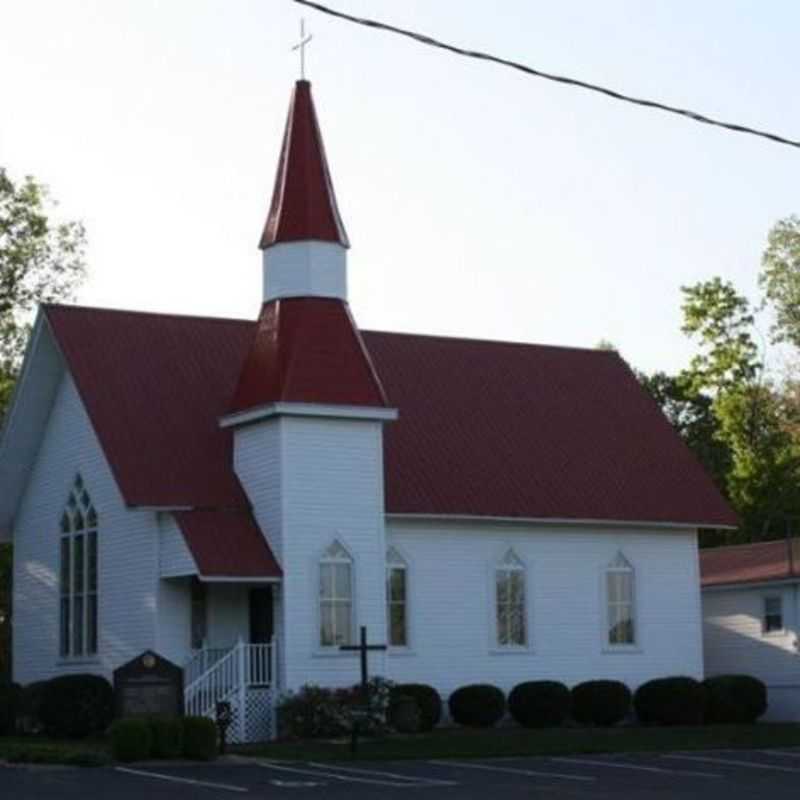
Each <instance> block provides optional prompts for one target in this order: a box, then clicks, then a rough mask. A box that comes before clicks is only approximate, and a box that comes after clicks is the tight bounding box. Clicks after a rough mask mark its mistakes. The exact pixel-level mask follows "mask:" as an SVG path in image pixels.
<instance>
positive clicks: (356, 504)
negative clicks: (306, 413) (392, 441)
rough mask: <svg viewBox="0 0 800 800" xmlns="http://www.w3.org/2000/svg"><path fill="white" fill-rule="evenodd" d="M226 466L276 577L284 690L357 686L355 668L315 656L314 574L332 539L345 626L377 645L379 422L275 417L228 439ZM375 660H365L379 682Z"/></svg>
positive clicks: (335, 656) (347, 659)
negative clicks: (279, 577)
mask: <svg viewBox="0 0 800 800" xmlns="http://www.w3.org/2000/svg"><path fill="white" fill-rule="evenodd" d="M235 436H236V439H235V464H236V471H237V473H238V475H239V477H240V479H241V480H242V484H243V486H244V488H245V491H246V492H247V494H248V497H249V498H250V501H251V502H252V504H253V507H254V511H255V514H256V518H257V519H258V522H259V525H260V526H261V528H262V530H263V531H264V532H265V535H266V536H267V538H268V540H269V542H270V544H271V545H272V547H273V551H274V552H275V554H276V557H277V558H278V559H279V560H280V563H281V566H282V568H283V572H284V578H283V582H282V585H281V588H280V591H279V592H278V594H277V597H276V599H277V604H276V609H277V611H278V614H279V617H278V621H277V631H278V633H279V635H280V637H281V647H280V650H279V655H280V667H281V674H282V680H283V683H284V686H285V687H286V688H295V687H297V686H300V685H302V684H304V683H307V682H314V683H318V684H321V685H330V686H340V685H344V684H350V683H354V682H356V681H357V679H358V675H359V667H358V659H357V657H355V656H353V655H342V654H341V653H339V652H325V651H322V650H321V649H320V647H319V615H318V598H319V574H318V563H319V559H320V557H321V556H322V553H323V551H324V550H325V549H326V548H327V547H328V546H329V545H330V544H331V543H332V542H333V541H334V540H336V539H338V540H339V541H341V543H342V544H343V545H344V546H345V547H346V548H347V549H348V551H349V552H350V553H351V554H352V555H353V556H354V559H355V563H354V580H355V591H354V595H355V596H354V610H355V613H354V618H355V619H354V623H355V626H356V627H357V626H358V625H367V626H368V628H369V633H370V637H371V638H373V640H375V641H383V640H384V639H385V636H386V633H385V628H386V614H385V597H386V595H385V535H384V522H385V520H384V514H383V439H382V430H381V423H380V422H376V421H365V420H342V419H326V418H312V417H280V418H277V419H272V420H269V421H265V422H262V423H259V424H257V425H251V426H248V427H246V428H241V429H238V430H237V431H236V434H235ZM384 658H385V657H384V656H383V655H382V654H376V655H373V656H372V659H371V668H372V670H373V672H374V673H375V674H384V673H385V662H384Z"/></svg>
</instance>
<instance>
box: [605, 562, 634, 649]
mask: <svg viewBox="0 0 800 800" xmlns="http://www.w3.org/2000/svg"><path fill="white" fill-rule="evenodd" d="M605 589H606V630H607V638H606V641H607V643H608V645H609V646H610V647H632V646H635V645H636V643H637V642H636V613H635V612H636V608H635V591H634V589H635V586H634V571H633V567H632V566H631V564H630V562H629V561H628V560H627V559H626V558H625V556H623V555H622V553H617V556H616V558H614V560H613V561H612V562H611V563H610V564H609V565H608V566H607V567H606V573H605Z"/></svg>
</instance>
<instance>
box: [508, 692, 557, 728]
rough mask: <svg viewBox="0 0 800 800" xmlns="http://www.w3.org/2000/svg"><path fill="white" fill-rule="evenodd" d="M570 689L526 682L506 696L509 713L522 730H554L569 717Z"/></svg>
mask: <svg viewBox="0 0 800 800" xmlns="http://www.w3.org/2000/svg"><path fill="white" fill-rule="evenodd" d="M569 708H570V695H569V689H568V688H567V687H566V686H564V684H563V683H559V682H558V681H526V682H525V683H519V684H517V685H516V686H515V687H514V688H513V689H512V690H511V694H509V696H508V710H509V713H510V714H511V716H512V717H513V718H514V721H515V722H517V723H518V724H520V725H522V727H523V728H555V727H558V726H559V725H561V724H562V723H563V722H564V720H565V719H566V718H567V717H568V716H569Z"/></svg>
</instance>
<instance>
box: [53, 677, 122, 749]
mask: <svg viewBox="0 0 800 800" xmlns="http://www.w3.org/2000/svg"><path fill="white" fill-rule="evenodd" d="M39 715H40V717H41V720H42V724H43V725H44V728H45V730H46V731H47V732H48V733H49V734H51V735H53V736H56V737H59V738H67V739H69V738H72V739H80V738H83V737H84V736H90V735H92V734H98V733H102V732H103V731H105V730H106V728H108V726H109V723H110V722H111V720H112V719H113V715H114V691H113V689H112V688H111V684H110V683H109V682H108V681H107V680H106V679H105V678H101V677H100V676H99V675H62V676H60V677H58V678H53V679H52V680H49V681H48V682H47V683H46V684H45V685H44V688H43V691H42V701H41V707H40V710H39Z"/></svg>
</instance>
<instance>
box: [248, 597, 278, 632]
mask: <svg viewBox="0 0 800 800" xmlns="http://www.w3.org/2000/svg"><path fill="white" fill-rule="evenodd" d="M272 634H273V625H272V587H271V586H263V587H259V588H258V589H251V590H250V642H251V644H269V642H270V641H272Z"/></svg>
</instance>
